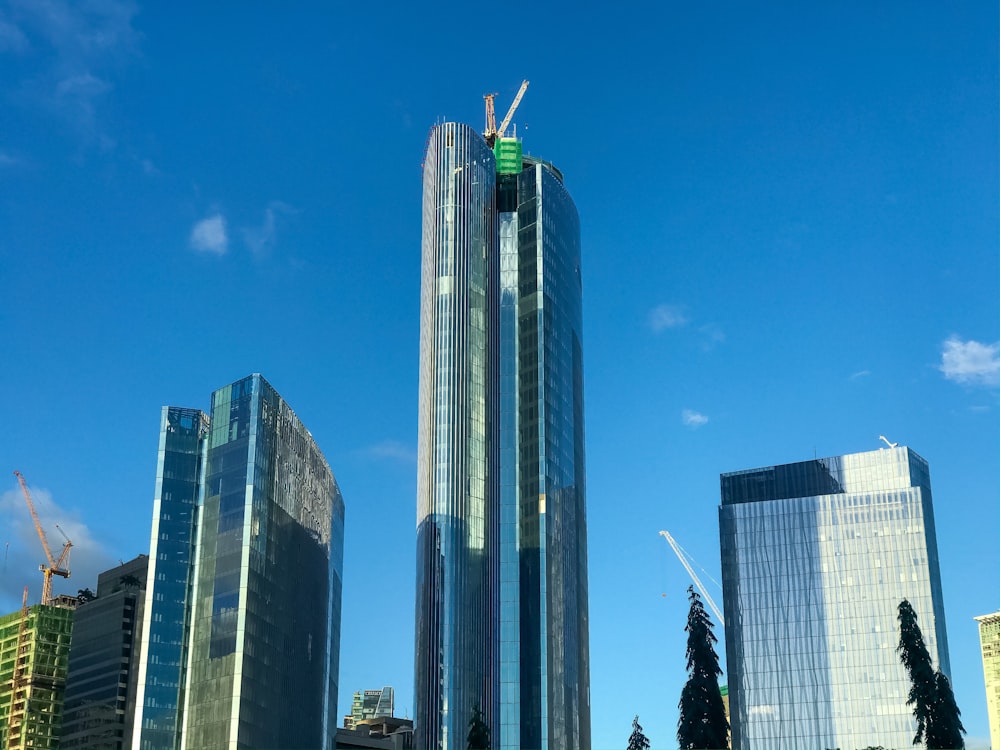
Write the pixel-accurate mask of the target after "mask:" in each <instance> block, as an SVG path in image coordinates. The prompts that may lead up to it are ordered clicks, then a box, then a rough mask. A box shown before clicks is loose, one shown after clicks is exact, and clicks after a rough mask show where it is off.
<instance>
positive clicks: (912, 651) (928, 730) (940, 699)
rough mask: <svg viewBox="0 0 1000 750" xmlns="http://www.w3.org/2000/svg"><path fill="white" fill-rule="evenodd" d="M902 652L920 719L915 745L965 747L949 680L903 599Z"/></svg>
mask: <svg viewBox="0 0 1000 750" xmlns="http://www.w3.org/2000/svg"><path fill="white" fill-rule="evenodd" d="M896 650H897V651H898V652H899V658H900V661H902V662H903V666H904V667H906V672H907V674H908V675H909V676H910V693H909V695H908V696H907V699H906V705H908V706H912V707H913V718H915V719H916V720H917V733H916V735H914V737H913V744H914V745H917V744H920V743H921V742H925V743H926V744H927V747H928V748H931V749H932V750H952V749H954V748H962V747H965V743H964V742H963V740H962V736H961V735H962V733H964V732H965V727H963V726H962V720H961V719H960V718H959V717H960V716H961V713H962V712H961V711H959V710H958V705H957V704H956V703H955V695H954V693H952V690H951V685H950V684H948V678H947V677H945V676H944V675H943V674H942V673H941V672H940V671H938V672H936V673H935V671H934V668H933V666H932V665H931V656H930V653H929V652H928V651H927V646H926V645H925V644H924V636H923V633H921V632H920V626H919V625H918V624H917V613H916V612H914V611H913V606H912V605H911V604H910V603H909V602H908V601H907V600H906V599H903V601H901V602H900V603H899V646H897V647H896Z"/></svg>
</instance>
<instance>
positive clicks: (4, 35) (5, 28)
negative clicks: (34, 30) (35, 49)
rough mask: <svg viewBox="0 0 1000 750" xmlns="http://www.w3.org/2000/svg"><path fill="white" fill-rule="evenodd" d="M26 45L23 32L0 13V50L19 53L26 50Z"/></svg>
mask: <svg viewBox="0 0 1000 750" xmlns="http://www.w3.org/2000/svg"><path fill="white" fill-rule="evenodd" d="M28 46H29V45H28V37H26V36H25V35H24V32H23V31H21V29H19V28H18V27H17V26H15V25H14V24H12V23H11V22H10V21H8V20H6V19H5V18H4V17H3V16H2V15H0V52H13V53H15V54H20V53H22V52H25V51H27V49H28Z"/></svg>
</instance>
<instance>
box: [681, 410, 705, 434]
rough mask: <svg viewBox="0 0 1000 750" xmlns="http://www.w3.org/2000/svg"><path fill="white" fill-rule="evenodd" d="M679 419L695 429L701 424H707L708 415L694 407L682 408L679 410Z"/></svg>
mask: <svg viewBox="0 0 1000 750" xmlns="http://www.w3.org/2000/svg"><path fill="white" fill-rule="evenodd" d="M681 421H682V422H683V423H684V424H685V425H686V426H688V427H691V428H693V429H697V428H699V427H701V426H702V425H705V424H708V417H706V416H705V415H704V414H702V413H701V412H698V411H694V409H684V410H683V411H682V412H681Z"/></svg>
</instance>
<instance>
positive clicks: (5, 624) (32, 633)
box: [0, 597, 73, 750]
mask: <svg viewBox="0 0 1000 750" xmlns="http://www.w3.org/2000/svg"><path fill="white" fill-rule="evenodd" d="M60 600H63V597H56V598H55V599H54V600H53V601H55V602H59V601H60ZM72 633H73V610H72V609H70V608H68V607H64V606H62V605H60V604H36V605H35V606H32V607H27V606H26V607H25V608H24V609H22V610H19V611H17V612H14V613H12V614H9V615H6V616H5V617H0V747H3V748H4V749H5V750H27V749H28V748H33V749H34V750H49V748H52V749H53V750H54V749H55V748H58V747H59V736H60V733H61V731H62V715H63V696H64V691H65V688H66V671H67V668H68V666H69V647H70V638H71V636H72Z"/></svg>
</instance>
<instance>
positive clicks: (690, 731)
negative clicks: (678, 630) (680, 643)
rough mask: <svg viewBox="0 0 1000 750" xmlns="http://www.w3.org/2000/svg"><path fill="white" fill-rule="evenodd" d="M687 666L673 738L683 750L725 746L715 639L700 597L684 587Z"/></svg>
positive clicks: (726, 726) (726, 730)
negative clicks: (685, 597)
mask: <svg viewBox="0 0 1000 750" xmlns="http://www.w3.org/2000/svg"><path fill="white" fill-rule="evenodd" d="M688 600H689V601H690V602H691V609H690V610H689V611H688V621H687V627H685V628H684V630H686V631H687V634H688V640H687V670H688V681H687V683H686V684H685V685H684V689H683V690H682V691H681V700H680V703H679V704H678V708H680V710H681V715H680V718H679V719H678V721H677V742H678V743H679V744H680V746H681V748H683V749H684V750H720V749H721V748H728V747H729V739H728V736H727V735H728V733H729V722H727V721H726V709H725V706H724V704H723V703H722V694H721V693H720V692H719V675H721V674H722V670H721V669H719V657H718V656H717V655H716V653H715V644H716V643H717V642H718V639H717V638H716V637H715V634H714V633H713V632H712V628H713V627H714V626H713V625H712V621H711V620H710V619H709V618H708V613H707V612H706V611H705V607H704V605H702V603H701V598H700V597H699V596H698V594H697V593H696V592H695V590H694V588H693V587H688Z"/></svg>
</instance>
